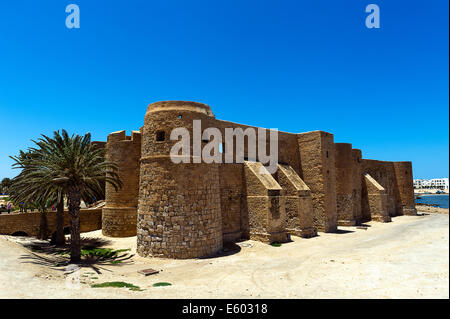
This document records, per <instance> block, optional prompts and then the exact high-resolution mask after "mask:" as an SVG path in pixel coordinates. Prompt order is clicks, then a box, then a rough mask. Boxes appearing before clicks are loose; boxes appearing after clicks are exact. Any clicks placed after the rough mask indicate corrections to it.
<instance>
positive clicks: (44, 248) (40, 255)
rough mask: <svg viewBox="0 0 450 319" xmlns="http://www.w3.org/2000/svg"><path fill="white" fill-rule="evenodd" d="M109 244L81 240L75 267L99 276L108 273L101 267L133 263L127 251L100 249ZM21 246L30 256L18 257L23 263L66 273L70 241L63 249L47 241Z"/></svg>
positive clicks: (93, 239) (97, 239)
mask: <svg viewBox="0 0 450 319" xmlns="http://www.w3.org/2000/svg"><path fill="white" fill-rule="evenodd" d="M110 243H111V241H110V240H107V239H102V238H81V247H82V257H81V262H80V263H79V264H77V266H78V267H87V268H91V269H93V270H94V271H95V272H97V273H98V274H101V270H105V271H110V270H108V269H105V268H104V267H102V266H106V265H107V266H121V265H126V264H131V263H133V261H132V260H131V258H132V257H133V256H134V255H132V254H129V253H128V252H127V251H128V250H125V249H122V250H112V249H108V248H102V247H104V246H106V245H108V244H110ZM21 245H22V246H24V247H25V248H27V249H29V250H30V254H27V255H22V256H21V257H20V259H21V260H22V262H23V263H31V264H36V265H41V266H45V267H49V268H51V269H55V270H59V271H66V267H67V266H68V265H70V241H69V242H67V243H66V245H64V247H56V246H54V245H52V244H50V242H47V241H45V242H43V241H39V242H33V243H21Z"/></svg>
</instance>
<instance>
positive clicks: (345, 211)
mask: <svg viewBox="0 0 450 319" xmlns="http://www.w3.org/2000/svg"><path fill="white" fill-rule="evenodd" d="M334 156H335V157H334V158H335V169H336V204H337V215H338V225H341V226H353V225H355V224H356V219H355V216H354V213H353V176H352V173H353V171H352V166H353V165H352V144H348V143H335V144H334Z"/></svg>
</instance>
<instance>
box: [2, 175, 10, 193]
mask: <svg viewBox="0 0 450 319" xmlns="http://www.w3.org/2000/svg"><path fill="white" fill-rule="evenodd" d="M11 182H12V181H11V179H10V178H8V177H5V178H4V179H2V181H1V183H0V190H1V193H8V189H9V187H10V186H11Z"/></svg>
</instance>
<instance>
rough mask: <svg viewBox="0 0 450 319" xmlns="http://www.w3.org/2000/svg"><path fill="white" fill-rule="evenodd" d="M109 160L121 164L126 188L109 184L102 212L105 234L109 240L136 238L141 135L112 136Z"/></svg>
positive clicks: (123, 134)
mask: <svg viewBox="0 0 450 319" xmlns="http://www.w3.org/2000/svg"><path fill="white" fill-rule="evenodd" d="M105 156H106V160H107V161H109V162H113V163H115V164H116V165H117V168H118V172H117V173H118V175H119V178H120V180H121V182H122V188H121V189H118V190H117V191H116V189H115V188H114V187H113V186H112V185H110V184H109V183H106V197H105V198H106V201H105V207H104V208H103V210H102V233H103V235H105V236H109V237H131V236H136V219H137V204H138V196H139V160H140V157H141V133H140V132H137V131H133V132H132V134H131V136H126V135H125V131H118V132H114V133H111V134H109V135H108V142H107V143H106V154H105Z"/></svg>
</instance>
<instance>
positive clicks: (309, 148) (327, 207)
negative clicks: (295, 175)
mask: <svg viewBox="0 0 450 319" xmlns="http://www.w3.org/2000/svg"><path fill="white" fill-rule="evenodd" d="M297 137H298V144H299V154H300V174H299V175H300V177H301V178H302V180H303V181H304V182H305V183H306V185H308V187H309V188H310V190H311V196H312V203H313V217H314V227H316V229H317V230H319V231H323V232H335V231H336V230H337V211H336V176H335V167H334V163H335V162H334V143H333V135H332V134H330V133H326V132H322V131H315V132H308V133H302V134H298V135H297Z"/></svg>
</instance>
